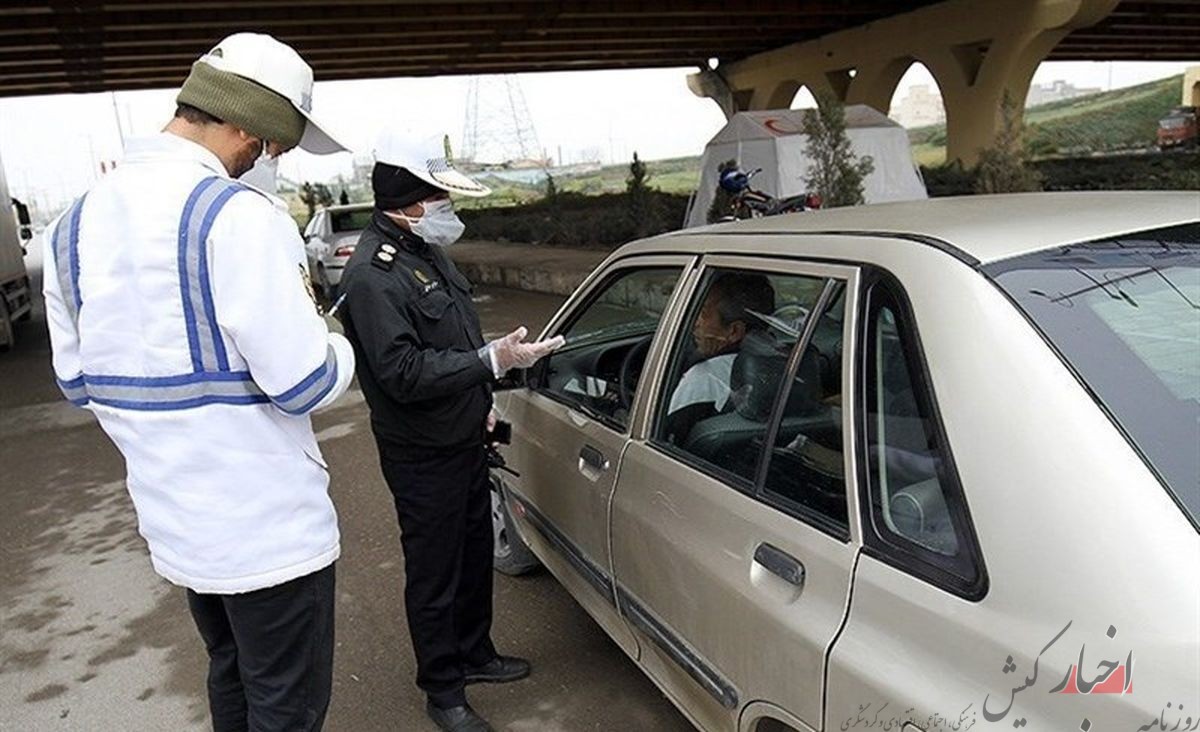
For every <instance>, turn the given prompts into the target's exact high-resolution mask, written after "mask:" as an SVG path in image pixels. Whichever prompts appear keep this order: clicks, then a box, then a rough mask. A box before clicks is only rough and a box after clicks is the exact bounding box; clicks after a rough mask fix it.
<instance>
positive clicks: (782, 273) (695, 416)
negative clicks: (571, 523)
mask: <svg viewBox="0 0 1200 732" xmlns="http://www.w3.org/2000/svg"><path fill="white" fill-rule="evenodd" d="M856 282H857V270H856V269H855V268H851V267H845V266H830V265H821V264H807V263H805V264H802V263H796V262H789V261H782V260H780V261H773V260H765V259H758V258H745V257H716V256H713V257H708V258H706V259H705V261H704V265H703V268H702V269H701V271H700V272H699V273H698V276H697V283H698V284H697V286H696V288H695V290H694V292H693V293H691V294H690V295H689V298H688V303H687V307H686V310H685V311H683V312H684V313H685V314H684V315H683V316H682V317H681V320H680V323H679V325H678V326H677V327H675V329H674V330H675V332H674V333H673V337H672V340H673V343H672V344H671V356H670V357H669V358H665V359H663V362H662V367H661V374H660V377H659V379H657V380H656V381H658V387H657V389H656V391H655V393H652V394H648V395H647V399H648V400H653V402H654V403H655V404H656V405H657V406H656V409H655V410H654V412H653V414H650V413H647V416H646V419H645V421H644V423H643V425H641V428H642V429H641V433H640V434H639V436H638V439H634V440H633V441H632V442H631V443H630V445H629V447H628V448H627V450H626V453H625V458H624V460H623V461H622V463H621V472H620V476H619V478H618V485H617V489H616V491H615V494H614V498H613V509H612V536H613V567H614V573H615V577H616V589H617V594H618V599H619V602H620V607H621V612H622V614H623V615H624V616H625V618H626V619H627V621H628V623H629V625H630V626H631V628H632V629H633V630H634V633H635V637H636V638H637V639H638V641H639V644H640V646H641V648H642V656H641V660H642V665H643V667H644V668H645V669H646V671H647V672H648V673H649V674H650V675H651V676H652V677H654V678H655V680H656V681H657V682H658V683H659V685H660V686H661V687H662V688H663V689H664V690H665V691H666V692H667V693H668V694H669V695H670V696H671V697H672V698H673V699H674V701H675V702H676V704H677V705H678V706H679V707H680V708H681V709H683V710H684V711H685V713H687V714H688V715H689V716H690V717H691V718H692V721H693V722H695V723H696V724H697V725H699V726H700V727H702V728H704V729H709V730H719V729H737V728H738V724H739V716H740V714H741V712H742V710H743V709H744V708H745V707H746V705H748V704H750V703H754V706H755V709H756V710H763V709H774V710H780V711H779V712H778V713H777V714H770V715H768V716H774V717H776V719H783V720H797V719H798V720H800V722H802V723H803V724H807V725H809V726H811V727H812V728H814V729H819V728H820V726H821V718H820V713H821V704H822V695H823V678H824V663H825V661H824V659H825V654H826V651H827V649H828V648H829V646H830V645H831V643H832V640H833V638H834V637H835V634H836V632H837V630H838V628H839V627H840V626H841V624H842V622H843V618H844V614H845V611H846V608H847V605H848V599H847V596H848V592H849V588H850V580H851V574H852V569H853V566H854V561H855V557H856V553H857V546H858V540H857V535H856V534H857V528H856V527H853V526H852V525H851V523H850V522H849V521H848V519H847V517H848V516H851V515H854V513H853V511H854V504H855V503H856V499H855V497H854V493H853V491H852V490H851V491H848V490H847V483H852V482H853V481H852V479H847V476H853V475H854V471H855V465H854V457H853V452H852V451H849V450H843V449H842V448H843V445H850V444H851V439H850V436H851V432H850V430H851V425H852V424H853V421H854V420H853V401H852V400H850V399H846V400H845V402H844V403H843V401H842V399H841V395H842V394H843V393H846V394H849V391H848V389H849V386H850V384H851V383H852V381H851V378H852V364H853V359H852V358H850V355H849V354H846V356H845V357H844V358H843V356H842V353H841V351H842V344H843V343H844V344H850V343H852V340H851V339H850V338H849V337H848V334H850V333H852V332H853V327H854V320H855V305H854V298H853V297H851V296H850V295H852V293H853V292H854V291H855V288H856V286H857V285H856ZM714 308H715V311H716V312H717V313H718V315H719V316H720V317H719V318H718V321H719V322H720V323H721V325H720V327H716V328H714V327H713V326H711V325H709V324H706V320H708V319H709V318H708V316H706V315H705V313H706V312H708V313H710V314H711V312H712V311H714ZM739 317H740V318H742V319H743V320H742V321H741V322H743V323H744V325H743V327H741V328H740V331H741V333H740V335H739V334H738V333H735V332H734V331H736V330H737V328H734V331H728V330H727V332H725V335H722V333H721V332H716V333H715V334H714V331H720V330H721V328H726V329H728V328H732V327H733V325H736V323H737V322H738V321H736V320H731V319H734V318H739ZM730 323H732V324H733V325H730ZM729 333H733V335H729ZM735 336H736V337H737V342H736V343H735V344H731V343H730V342H729V341H730V339H731V338H733V337H735ZM705 339H710V340H711V342H710V343H708V344H707V345H706V344H705V343H704V341H705ZM713 353H715V354H716V355H712V354H713ZM718 359H723V360H721V361H719V362H718V363H715V364H714V361H718ZM697 373H700V374H701V375H702V376H704V377H705V378H709V377H713V376H714V375H715V377H716V378H717V379H718V381H719V380H720V379H728V382H727V384H726V385H725V386H722V385H721V384H720V383H717V382H712V383H710V385H709V387H706V388H705V387H702V388H697V387H695V383H696V378H697V377H696V374H697ZM685 392H686V394H687V396H680V394H683V393H685ZM714 395H715V397H714ZM710 397H713V401H712V402H711V404H710V403H708V402H701V403H699V404H698V403H697V400H704V399H708V398H710ZM687 410H692V413H690V414H685V413H686V412H687ZM766 445H770V446H771V449H769V450H768V449H765V446H766ZM797 724H799V723H797ZM751 728H753V727H751Z"/></svg>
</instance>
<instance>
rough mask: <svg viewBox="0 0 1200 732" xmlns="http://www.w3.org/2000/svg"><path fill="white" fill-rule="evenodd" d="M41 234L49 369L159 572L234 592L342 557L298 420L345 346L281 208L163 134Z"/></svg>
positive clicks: (312, 450)
mask: <svg viewBox="0 0 1200 732" xmlns="http://www.w3.org/2000/svg"><path fill="white" fill-rule="evenodd" d="M46 232H47V233H46V238H45V246H46V258H45V262H46V273H45V278H44V281H45V284H44V287H43V290H44V294H45V298H46V315H47V321H48V323H49V327H50V341H51V345H52V347H53V351H54V372H55V375H56V377H57V378H58V381H59V386H60V387H61V388H62V390H63V392H64V394H65V395H66V396H67V398H68V399H70V400H71V401H72V402H74V403H76V404H79V405H80V406H85V407H86V408H88V409H90V410H92V411H93V412H94V413H95V414H96V416H97V418H98V420H99V422H100V425H101V426H102V427H103V428H104V431H105V432H106V433H108V435H109V437H110V438H112V440H113V442H114V443H116V445H117V447H118V448H119V449H120V451H121V453H122V454H123V455H124V456H125V461H126V466H127V470H128V478H127V482H128V487H129V493H130V496H131V497H132V498H133V502H134V506H135V507H136V509H137V514H138V525H139V530H140V531H141V534H142V536H143V537H145V539H146V542H147V544H148V545H149V547H150V556H151V561H152V562H153V564H154V568H155V570H156V571H157V572H158V573H159V574H161V575H162V576H163V577H165V578H166V579H168V580H170V581H171V582H174V583H176V584H179V585H183V586H185V587H190V588H192V589H193V590H196V591H197V592H208V593H237V592H248V591H251V590H256V589H261V588H264V587H270V586H273V585H277V584H281V583H283V582H286V581H288V580H291V579H294V578H296V577H300V576H303V575H305V574H308V573H310V572H314V571H316V570H318V569H321V568H323V567H325V566H327V565H329V564H330V563H331V562H333V561H334V560H335V559H337V556H338V551H339V548H338V529H337V516H336V515H335V513H334V509H333V503H332V502H331V501H330V499H329V494H328V484H329V478H328V475H327V473H326V471H325V463H324V461H323V459H322V458H321V452H320V449H319V448H318V447H317V442H316V439H315V437H314V436H313V432H312V425H311V422H310V420H309V416H308V415H309V413H310V412H312V411H313V410H315V409H317V408H320V407H322V406H324V405H326V404H328V403H330V402H332V401H333V400H334V399H336V398H337V397H338V396H339V395H340V394H341V393H342V392H343V391H345V389H346V387H347V386H348V384H349V382H350V379H351V377H352V375H353V372H354V355H353V351H352V350H351V349H350V345H349V343H348V342H347V341H346V340H345V339H344V338H342V337H341V336H340V335H338V334H336V333H332V334H331V333H329V331H328V329H327V328H326V326H325V321H324V320H323V319H322V318H321V317H320V315H318V313H317V310H316V306H315V303H314V302H313V300H312V298H311V295H310V293H309V290H308V288H307V286H306V284H305V279H306V278H307V273H306V271H305V259H304V251H303V242H302V241H301V240H300V237H299V235H298V234H297V231H296V225H295V223H293V221H292V219H291V218H290V217H289V216H288V214H287V211H286V207H285V206H284V204H283V202H282V201H279V200H278V199H275V198H273V197H270V196H267V195H266V194H264V193H262V192H260V191H257V190H255V189H252V188H249V187H247V186H245V185H243V184H240V183H238V182H236V181H233V180H230V179H229V177H228V173H227V171H226V170H225V168H224V166H223V165H222V164H221V162H220V160H219V159H218V158H217V157H216V156H215V155H213V154H212V153H211V152H209V151H208V150H207V149H206V148H204V147H202V146H200V145H197V144H195V143H192V142H190V141H187V140H184V139H183V138H180V137H178V136H175V135H172V134H169V133H163V134H159V135H157V136H155V137H151V138H147V139H144V140H139V141H136V142H132V143H131V144H130V146H129V149H128V150H127V151H126V156H125V159H124V161H123V162H122V164H121V165H120V166H118V167H117V168H116V169H115V170H114V171H113V172H111V173H109V174H108V175H106V176H105V177H104V178H103V179H102V180H101V181H100V182H99V183H98V184H97V185H96V186H95V188H93V189H92V190H91V191H90V192H89V193H88V194H87V195H86V196H84V197H83V198H82V199H80V200H79V201H77V202H76V203H75V205H73V206H72V207H71V208H70V209H69V210H68V211H67V212H66V213H64V214H63V215H62V216H61V217H60V218H59V219H58V220H57V221H56V222H54V223H52V224H51V225H50V227H48V228H47V230H46Z"/></svg>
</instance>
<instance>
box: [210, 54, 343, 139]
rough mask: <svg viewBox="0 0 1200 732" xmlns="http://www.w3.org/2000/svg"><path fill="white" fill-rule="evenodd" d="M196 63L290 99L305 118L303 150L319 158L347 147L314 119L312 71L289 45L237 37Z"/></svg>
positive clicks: (326, 127)
mask: <svg viewBox="0 0 1200 732" xmlns="http://www.w3.org/2000/svg"><path fill="white" fill-rule="evenodd" d="M197 63H204V64H208V65H209V66H211V67H213V68H214V69H218V70H220V71H226V72H229V73H231V74H237V75H238V76H241V77H242V78H245V79H250V80H251V81H254V82H256V83H258V84H261V85H263V86H265V87H266V88H268V89H270V90H271V91H273V92H275V93H276V94H278V95H279V96H281V97H283V98H285V99H287V100H288V101H289V102H291V103H292V106H293V107H295V108H296V111H297V112H299V113H300V114H301V115H303V116H304V119H305V120H306V124H305V125H304V134H303V135H302V136H301V138H300V147H301V148H303V149H304V150H307V151H309V152H311V153H316V154H317V155H325V154H327V153H335V152H342V151H344V150H349V148H348V147H346V146H345V145H343V144H341V143H340V142H338V141H337V140H336V139H334V137H333V135H331V134H329V132H327V131H326V130H327V129H328V126H326V125H322V124H320V123H318V122H317V121H316V120H315V119H313V116H312V91H313V71H312V67H311V66H309V65H308V64H307V63H306V62H305V61H304V59H302V58H300V54H298V53H296V51H295V50H294V49H293V48H292V47H291V46H289V45H287V44H286V43H282V42H280V41H278V40H276V39H275V38H273V37H271V36H268V35H265V34H263V33H234V34H233V35H231V36H229V37H227V38H225V39H224V40H223V41H221V42H220V43H218V44H217V45H216V46H214V47H213V49H212V50H211V51H209V52H208V53H206V54H204V55H203V56H201V57H200V58H199V60H198V61H197Z"/></svg>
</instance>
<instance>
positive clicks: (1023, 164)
mask: <svg viewBox="0 0 1200 732" xmlns="http://www.w3.org/2000/svg"><path fill="white" fill-rule="evenodd" d="M1028 163H1029V153H1028V151H1026V149H1025V140H1024V125H1023V124H1022V123H1021V120H1020V110H1019V109H1018V108H1017V105H1016V103H1015V102H1013V98H1012V95H1010V94H1009V93H1008V90H1007V89H1006V90H1005V91H1004V96H1003V97H1002V98H1001V99H1000V131H999V132H998V133H997V134H996V140H995V142H993V143H992V146H991V147H988V148H985V149H983V150H981V151H980V152H979V163H978V164H977V165H976V166H975V192H976V193H1018V192H1021V191H1040V190H1042V176H1041V175H1040V174H1038V172H1037V171H1036V170H1034V169H1033V168H1031V167H1030V166H1029V164H1028Z"/></svg>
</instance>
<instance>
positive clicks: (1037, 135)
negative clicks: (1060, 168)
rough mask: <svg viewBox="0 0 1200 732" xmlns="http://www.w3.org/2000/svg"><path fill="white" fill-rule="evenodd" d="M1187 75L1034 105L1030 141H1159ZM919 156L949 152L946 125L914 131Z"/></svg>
mask: <svg viewBox="0 0 1200 732" xmlns="http://www.w3.org/2000/svg"><path fill="white" fill-rule="evenodd" d="M1182 85H1183V77H1182V76H1172V77H1169V78H1166V79H1159V80H1158V81H1152V82H1148V83H1146V84H1139V85H1137V86H1131V87H1126V88H1124V89H1116V90H1113V91H1110V92H1102V93H1100V94H1091V95H1088V96H1085V97H1077V98H1075V99H1068V100H1066V101H1062V102H1052V103H1050V104H1043V105H1041V106H1038V107H1032V108H1030V109H1028V110H1026V112H1025V124H1026V133H1025V142H1026V145H1027V146H1028V148H1029V151H1030V152H1031V153H1033V155H1034V156H1036V157H1044V156H1051V155H1076V154H1087V153H1092V152H1109V151H1113V150H1130V149H1136V148H1144V147H1151V146H1153V145H1154V136H1155V131H1156V130H1157V129H1158V120H1159V118H1161V117H1162V116H1163V115H1165V114H1166V113H1167V112H1168V111H1169V110H1170V109H1171V108H1172V107H1174V106H1177V105H1178V104H1179V90H1180V89H1181V88H1182ZM909 139H910V140H911V141H912V143H913V150H914V156H916V157H917V159H918V160H919V161H920V162H929V161H930V159H931V158H937V157H938V156H939V155H940V157H941V158H942V159H944V158H945V146H946V126H945V125H932V126H929V127H920V128H917V129H914V130H911V131H910V132H909Z"/></svg>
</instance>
